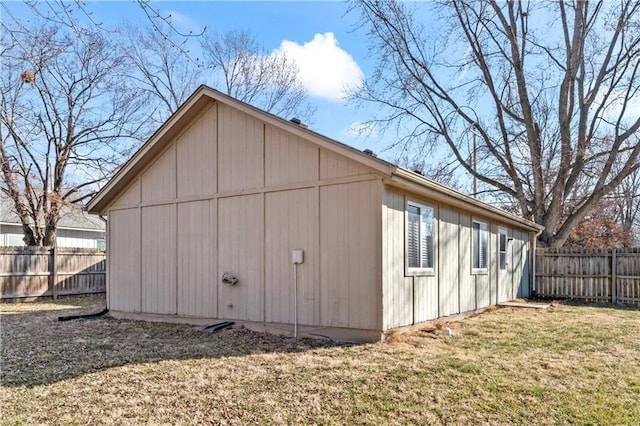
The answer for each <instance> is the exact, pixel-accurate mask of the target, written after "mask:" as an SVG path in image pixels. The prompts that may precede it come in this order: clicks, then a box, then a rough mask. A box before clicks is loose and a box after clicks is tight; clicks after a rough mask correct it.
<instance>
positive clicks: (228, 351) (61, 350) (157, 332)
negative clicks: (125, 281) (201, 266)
mask: <svg viewBox="0 0 640 426" xmlns="http://www.w3.org/2000/svg"><path fill="white" fill-rule="evenodd" d="M103 307H104V302H102V304H100V303H95V304H93V305H89V306H87V305H85V306H82V307H80V308H73V307H69V309H60V306H59V305H55V304H51V305H50V310H46V305H45V309H43V310H35V311H29V310H26V309H24V310H22V311H21V310H16V311H14V312H11V310H10V309H7V308H5V309H3V311H5V312H4V313H3V314H2V317H1V319H0V321H1V332H0V336H1V339H2V342H1V343H2V347H1V356H2V371H1V373H0V374H1V376H0V382H1V383H2V386H5V387H9V386H27V387H33V386H39V385H46V384H51V383H55V382H59V381H62V380H67V379H71V378H74V377H78V376H81V375H84V374H87V373H92V372H97V371H101V370H105V369H109V368H114V367H120V366H124V365H130V364H144V363H155V362H161V361H169V360H188V359H215V358H218V359H222V358H231V357H241V356H246V355H249V354H260V353H291V352H302V351H308V350H312V349H317V348H323V347H334V346H337V344H336V343H333V342H330V341H326V340H315V339H298V340H297V341H296V340H294V339H293V338H287V337H282V336H276V335H272V334H268V333H256V332H252V331H249V330H246V329H225V330H222V331H220V332H217V333H208V332H204V331H200V330H198V329H197V328H196V327H194V326H191V325H184V324H166V323H157V322H156V323H154V322H144V321H129V320H116V319H113V318H109V317H102V318H99V319H77V320H71V321H64V322H60V321H58V317H59V316H65V315H76V314H85V313H91V312H97V311H99V310H100V309H102V308H103ZM7 311H9V312H7Z"/></svg>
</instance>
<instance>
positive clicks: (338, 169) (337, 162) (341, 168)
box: [320, 149, 371, 179]
mask: <svg viewBox="0 0 640 426" xmlns="http://www.w3.org/2000/svg"><path fill="white" fill-rule="evenodd" d="M368 173H371V169H369V168H368V167H366V166H364V165H362V164H360V163H356V162H355V161H353V160H349V159H348V158H346V157H343V156H341V155H338V154H334V153H333V152H329V151H327V150H326V149H321V150H320V179H333V178H341V177H345V176H359V175H366V174H368Z"/></svg>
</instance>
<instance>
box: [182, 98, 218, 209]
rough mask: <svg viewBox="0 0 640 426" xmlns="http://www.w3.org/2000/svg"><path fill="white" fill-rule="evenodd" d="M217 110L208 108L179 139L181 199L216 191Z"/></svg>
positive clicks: (214, 107)
mask: <svg viewBox="0 0 640 426" xmlns="http://www.w3.org/2000/svg"><path fill="white" fill-rule="evenodd" d="M216 111H217V107H216V105H214V106H213V107H211V108H209V109H208V110H207V111H206V112H205V113H204V114H203V115H202V116H200V118H199V119H197V120H196V121H195V122H194V123H193V124H192V125H191V127H189V128H188V129H187V131H186V132H185V133H184V134H183V135H182V136H180V137H179V138H178V140H177V142H176V146H177V148H176V149H177V168H178V170H177V178H178V185H177V186H178V197H185V196H190V195H204V194H214V193H215V192H216V190H217V188H216V163H217V161H216V155H217V153H216V149H217V127H216V126H217V122H216Z"/></svg>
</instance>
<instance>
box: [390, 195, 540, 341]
mask: <svg viewBox="0 0 640 426" xmlns="http://www.w3.org/2000/svg"><path fill="white" fill-rule="evenodd" d="M407 199H409V200H412V201H415V202H420V203H423V204H425V205H428V206H432V207H434V209H435V217H436V225H435V230H434V241H435V242H434V252H435V254H434V255H435V265H434V266H435V267H434V271H433V273H432V274H430V275H422V276H411V275H407V273H406V271H405V250H406V237H405V232H406V231H405V230H406V227H405V221H406V216H405V210H406V202H407ZM473 220H480V221H482V222H485V223H487V225H488V232H489V235H488V236H489V240H488V254H489V257H488V268H487V271H486V272H482V273H474V272H473V271H472V268H471V262H472V253H471V250H472V248H471V247H472V243H471V236H472V231H471V229H472V221H473ZM382 223H383V230H384V231H383V235H382V251H383V253H384V258H383V268H382V269H383V271H382V272H383V275H382V276H383V278H382V300H383V313H384V315H383V329H384V330H389V329H392V328H394V327H402V326H410V325H414V324H419V323H421V322H425V321H431V320H435V319H437V318H441V317H446V316H449V315H455V314H460V313H465V312H470V311H475V310H478V309H482V308H486V307H487V306H489V305H492V304H496V303H500V302H504V301H507V300H511V299H514V298H516V297H528V296H529V287H530V283H529V256H528V247H529V234H528V233H527V232H526V231H520V230H516V229H513V228H512V227H509V226H506V225H504V224H502V223H499V222H496V221H495V220H492V219H491V218H489V217H482V216H473V215H471V214H468V213H465V212H462V211H459V210H458V209H455V208H452V207H448V206H446V205H442V204H439V203H436V202H434V201H432V200H429V199H428V198H424V197H421V196H418V195H414V194H410V193H407V192H405V191H402V190H400V189H397V188H393V187H390V186H385V187H384V191H383V205H382ZM499 227H502V228H505V229H506V230H507V231H508V233H509V236H510V237H511V238H512V240H510V241H511V242H510V243H509V244H508V250H507V259H508V260H507V269H506V271H505V273H504V274H502V275H500V271H499V269H498V268H499V265H498V256H499V255H498V242H499V240H498V238H499V237H498V228H499Z"/></svg>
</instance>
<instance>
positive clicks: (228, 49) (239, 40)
mask: <svg viewBox="0 0 640 426" xmlns="http://www.w3.org/2000/svg"><path fill="white" fill-rule="evenodd" d="M201 46H202V50H203V56H204V59H205V63H206V64H207V66H208V67H210V68H211V69H212V70H213V74H214V86H215V87H217V88H219V90H221V91H223V92H225V93H226V94H228V95H230V96H233V97H234V98H236V99H240V100H241V101H244V102H247V103H249V104H251V105H254V106H256V107H258V108H262V109H264V110H265V111H269V112H271V113H273V114H275V115H278V116H281V117H286V118H290V117H294V116H295V117H298V118H300V119H302V120H309V119H310V118H311V115H312V114H313V112H314V110H315V109H314V108H313V107H312V106H311V105H310V104H309V103H308V102H307V90H306V89H305V88H304V86H303V85H302V83H301V81H300V78H299V77H298V67H297V65H296V64H295V63H294V62H293V61H292V60H291V59H290V58H287V57H286V56H285V55H282V54H279V53H275V52H274V53H268V52H266V51H265V50H264V49H263V48H262V46H261V45H260V44H259V43H258V42H257V41H256V40H255V38H253V37H252V36H251V35H250V34H249V33H247V32H244V31H229V32H226V33H224V34H222V35H216V34H209V35H205V36H204V37H203V38H202V39H201Z"/></svg>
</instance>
